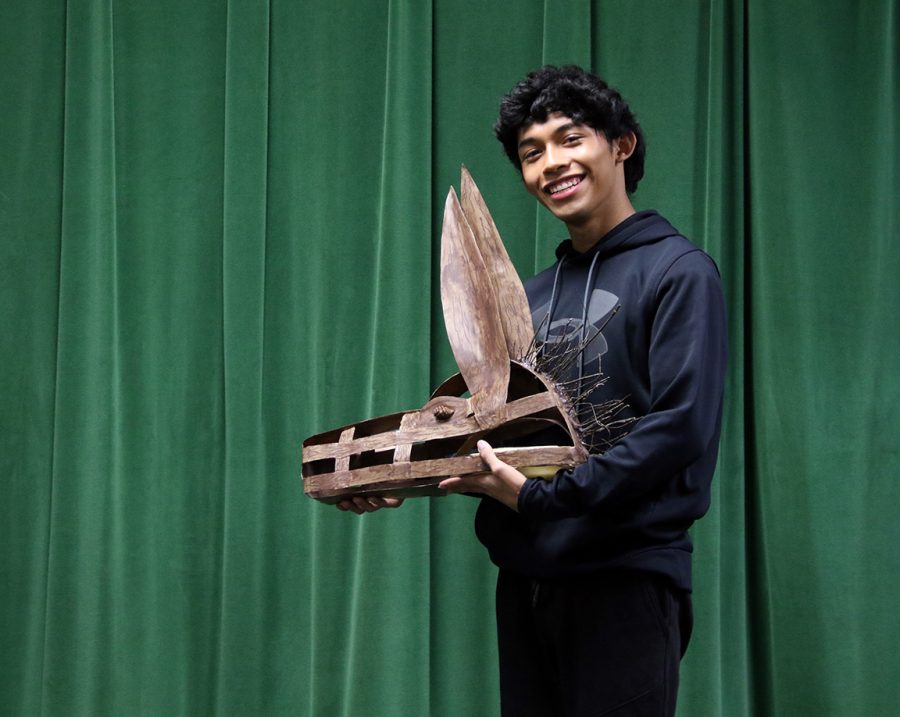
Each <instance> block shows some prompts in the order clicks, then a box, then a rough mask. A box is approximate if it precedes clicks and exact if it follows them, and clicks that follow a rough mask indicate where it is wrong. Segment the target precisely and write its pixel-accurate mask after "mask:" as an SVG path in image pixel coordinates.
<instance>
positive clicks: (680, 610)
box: [497, 571, 692, 717]
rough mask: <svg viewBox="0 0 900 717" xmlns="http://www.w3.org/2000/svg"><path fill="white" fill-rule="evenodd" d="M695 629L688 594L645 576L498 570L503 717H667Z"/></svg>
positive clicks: (657, 578) (673, 704) (643, 574)
mask: <svg viewBox="0 0 900 717" xmlns="http://www.w3.org/2000/svg"><path fill="white" fill-rule="evenodd" d="M691 625H692V615H691V602H690V595H689V594H686V593H682V592H680V591H676V590H674V589H673V588H671V587H670V586H669V584H668V582H667V581H666V580H665V579H664V578H661V577H657V576H654V575H651V574H648V573H638V572H614V573H603V574H598V575H593V576H590V577H583V578H576V579H570V580H554V581H543V580H533V579H531V578H527V577H523V576H520V575H515V574H513V573H508V572H505V571H500V576H499V578H498V580H497V632H498V638H499V646H500V698H501V704H502V714H503V717H587V716H588V715H590V716H591V717H596V716H598V715H615V717H625V716H626V715H628V716H629V717H630V716H634V717H637V716H640V717H651V716H652V717H670V716H671V715H674V714H675V697H676V694H677V692H678V665H679V662H680V660H681V656H682V655H683V654H684V649H685V648H686V647H687V643H688V640H689V639H690V632H691Z"/></svg>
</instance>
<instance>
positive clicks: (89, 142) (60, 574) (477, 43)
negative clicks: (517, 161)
mask: <svg viewBox="0 0 900 717" xmlns="http://www.w3.org/2000/svg"><path fill="white" fill-rule="evenodd" d="M898 17H900V16H898V12H897V8H896V4H895V3H894V2H892V1H891V0H883V1H882V2H876V1H875V0H872V1H870V2H865V3H855V2H825V3H822V2H811V1H810V2H801V1H799V0H794V1H791V2H784V0H757V1H754V2H748V3H746V4H743V3H741V2H716V1H714V0H707V1H705V2H702V1H699V0H698V1H697V2H657V1H646V2H633V1H631V0H619V1H612V0H596V1H595V2H588V1H587V0H553V1H552V2H551V0H546V2H540V1H530V2H516V3H486V2H474V1H473V2H467V1H466V0H440V1H437V0H435V1H434V2H431V3H429V2H425V1H419V0H382V1H380V2H375V1H368V0H366V1H362V0H360V1H359V2H346V1H344V2H342V1H340V0H338V1H335V0H304V2H293V1H290V0H269V1H266V0H253V1H251V0H246V1H243V2H242V1H238V0H233V1H231V2H227V3H226V2H221V1H220V0H195V1H194V2H189V3H188V2H181V1H180V0H154V1H153V2H137V1H135V2H128V1H125V0H80V1H78V2H75V1H72V2H68V3H67V2H64V1H63V0H57V1H51V0H17V1H16V0H7V1H6V2H3V3H2V5H0V53H2V55H0V98H2V112H0V153H2V154H0V232H2V244H0V252H2V256H0V259H2V283H0V302H2V322H3V323H2V331H0V342H2V344H0V366H2V374H0V382H2V383H0V422H2V425H0V449H2V452H0V472H2V484H0V491H2V494H0V545H2V556H0V644H2V646H3V647H2V657H0V712H2V713H3V714H10V715H28V716H30V715H66V716H71V715H86V716H87V715H185V716H195V715H235V716H243V715H256V714H258V715H310V716H316V717H318V716H322V717H334V716H347V717H351V716H352V717H356V716H366V717H371V716H385V717H396V716H397V715H433V716H434V717H438V716H445V715H446V716H447V717H451V716H454V715H491V714H496V712H497V702H498V700H497V671H496V652H495V646H494V618H493V612H492V610H493V608H492V591H493V582H494V578H495V571H494V568H493V567H492V566H491V565H490V564H489V562H488V559H487V557H486V555H485V553H484V551H483V550H482V549H481V547H480V546H479V545H478V544H477V542H476V540H475V537H474V535H473V532H472V525H471V524H472V516H473V512H474V509H475V501H474V500H473V499H468V498H465V497H459V496H457V497H452V498H445V499H434V500H427V499H422V500H417V501H408V502H407V504H406V505H405V506H403V508H402V509H400V510H396V511H383V512H381V513H378V514H374V515H368V516H365V517H362V518H359V517H356V516H353V515H348V514H342V513H339V512H338V511H337V510H335V509H334V508H330V507H326V506H322V505H318V504H316V503H313V502H312V501H309V500H307V499H305V498H304V497H303V495H302V484H301V481H300V477H299V471H300V443H301V441H302V440H303V438H304V437H305V436H307V435H309V434H312V433H315V432H318V431H320V430H323V429H326V428H331V427H334V426H337V425H341V424H343V423H347V422H353V421H356V420H359V419H362V418H366V417H369V416H373V415H378V414H383V413H388V412H393V411H397V410H400V409H404V408H413V407H417V406H419V405H421V404H422V403H424V401H425V400H426V398H427V397H428V394H429V390H430V389H431V388H432V387H433V386H435V385H436V383H437V382H438V381H439V380H441V379H442V378H444V377H445V376H446V375H448V374H450V373H452V372H453V370H454V366H453V362H452V358H451V354H450V351H449V347H448V345H447V341H446V337H445V334H444V329H443V323H442V319H441V315H440V306H439V301H438V285H437V270H436V263H437V254H438V252H437V248H438V239H439V227H440V219H441V217H440V211H441V207H442V204H443V199H444V197H445V195H446V192H447V189H448V188H449V186H450V185H451V184H453V183H456V182H458V169H459V165H460V163H465V164H466V165H467V166H468V167H469V168H470V169H471V171H472V173H473V175H474V176H475V178H476V180H477V182H478V183H479V185H480V187H481V189H482V191H483V193H484V195H485V197H486V199H487V202H488V204H489V206H490V207H491V209H492V211H493V213H494V216H495V218H496V221H497V224H498V225H499V228H500V231H501V234H502V236H503V237H504V239H505V241H506V243H507V245H508V247H509V251H510V253H511V255H512V258H513V260H514V262H515V264H516V266H517V268H518V269H519V271H520V273H521V274H523V275H528V274H531V273H532V272H534V271H535V270H536V269H538V268H541V267H543V266H545V265H547V264H549V263H550V262H551V260H552V248H553V247H554V245H555V244H556V242H557V241H559V240H560V239H562V238H564V233H563V230H562V227H561V226H560V225H559V224H557V223H556V222H554V221H552V218H549V220H548V217H545V216H543V215H541V212H539V211H538V210H537V208H536V207H535V205H534V202H533V200H532V199H530V198H529V197H528V196H526V194H525V192H524V191H523V190H522V188H521V186H520V183H519V179H518V176H517V174H516V172H515V171H514V170H513V168H512V167H511V166H509V165H508V164H507V161H506V159H505V157H504V156H503V155H502V153H501V150H500V147H499V145H497V143H496V142H495V140H494V139H493V138H492V135H491V125H492V123H493V120H494V117H495V113H496V109H497V103H498V100H499V97H500V95H501V94H502V93H503V92H505V91H506V90H507V89H509V88H510V87H511V86H512V84H513V83H514V82H515V81H517V80H518V79H519V78H520V77H521V76H523V75H524V73H525V72H526V71H527V70H529V69H531V68H534V67H536V66H539V65H541V64H542V63H544V62H555V63H562V62H570V61H571V62H578V63H583V64H585V65H588V66H590V67H592V68H593V69H595V70H596V71H598V72H599V73H601V74H602V75H604V76H606V77H607V78H608V79H609V80H610V81H611V82H612V83H614V84H616V85H618V86H619V87H620V88H621V89H622V91H623V93H624V95H625V96H626V98H627V99H628V100H629V101H630V102H631V103H632V105H633V107H634V108H635V109H636V111H637V114H638V116H639V119H640V120H641V122H642V123H643V126H644V128H645V131H646V134H647V137H648V155H647V178H646V179H645V180H644V182H643V183H642V185H641V187H640V189H639V190H638V192H637V194H636V195H635V198H634V201H635V204H636V205H637V206H638V207H639V208H648V207H654V208H657V209H659V210H660V211H662V212H663V213H664V214H665V215H667V216H668V217H669V218H670V219H671V220H672V221H673V223H674V224H675V225H676V226H678V227H679V228H680V229H681V230H682V231H683V232H684V233H686V234H687V235H688V236H689V237H692V238H693V239H694V240H695V241H696V242H697V243H699V244H700V245H701V246H703V247H705V248H706V249H707V250H708V251H709V252H710V253H711V254H712V255H713V256H714V257H715V259H716V260H717V261H718V263H719V266H720V267H721V270H722V275H723V280H724V285H725V290H726V294H727V299H728V304H729V309H730V326H731V355H732V359H731V365H730V374H729V380H728V397H727V414H726V419H725V431H724V436H723V440H722V451H721V459H720V462H719V469H718V473H717V478H716V482H715V498H714V503H713V506H712V509H711V511H710V514H709V515H708V516H707V517H706V518H705V519H704V520H703V521H702V522H701V523H699V524H698V525H697V526H696V528H695V530H694V531H693V533H694V537H695V539H696V551H695V555H696V567H695V574H696V594H695V601H696V602H695V607H696V616H697V626H696V631H695V634H694V639H693V642H692V645H691V648H690V652H689V654H688V656H687V658H686V661H685V663H684V669H683V689H682V694H681V701H680V708H679V714H680V715H684V716H701V717H702V716H706V715H715V716H721V717H735V716H747V717H750V716H757V715H764V716H767V715H784V716H785V717H796V716H797V715H815V716H816V717H821V716H823V715H825V716H834V717H837V716H845V715H887V714H893V713H894V710H895V709H896V705H897V704H900V680H898V679H897V675H898V674H900V652H898V651H897V637H898V635H900V610H898V609H897V606H896V600H897V596H898V594H900V555H898V552H900V551H898V549H897V546H898V545H900V527H898V525H900V521H898V519H897V506H898V505H900V486H898V474H900V452H898V445H900V442H898V436H900V408H898V405H900V372H898V355H900V323H898V318H897V313H898V310H900V282H898V280H897V271H898V267H900V239H898V235H900V220H898V215H897V208H896V207H897V197H898V196H900V179H898V157H900V147H898V143H897V115H898V69H897V68H898V40H897V38H898V37H900V27H898V23H900V19H898Z"/></svg>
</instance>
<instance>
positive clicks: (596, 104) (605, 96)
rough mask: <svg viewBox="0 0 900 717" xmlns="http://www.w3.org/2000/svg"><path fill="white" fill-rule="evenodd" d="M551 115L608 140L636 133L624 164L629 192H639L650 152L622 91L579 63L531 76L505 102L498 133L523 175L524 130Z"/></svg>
mask: <svg viewBox="0 0 900 717" xmlns="http://www.w3.org/2000/svg"><path fill="white" fill-rule="evenodd" d="M552 112H561V113H562V114H564V115H566V116H567V117H570V118H571V119H572V120H573V121H575V122H578V123H579V124H585V125H587V126H588V127H592V128H594V129H595V130H597V131H598V132H602V133H603V134H604V136H605V137H606V139H607V141H609V142H611V141H612V140H614V139H618V138H619V137H621V136H623V135H625V134H627V133H628V132H634V136H635V138H636V140H637V142H636V144H635V147H634V152H632V154H631V156H630V157H629V158H628V159H626V160H625V189H626V191H627V192H628V193H629V194H631V193H632V192H634V191H635V190H636V189H637V185H638V182H639V181H640V180H641V177H643V176H644V153H645V150H646V144H645V142H644V133H643V132H642V131H641V126H640V125H639V124H638V122H637V119H635V116H634V114H633V113H632V112H631V110H630V109H629V107H628V103H627V102H625V100H624V99H622V95H620V94H619V93H618V91H617V90H615V89H614V88H612V87H610V86H609V85H608V84H606V82H604V81H603V80H601V79H600V78H599V77H597V76H596V75H593V74H591V73H590V72H587V71H586V70H583V69H582V68H580V67H577V66H576V65H566V66H565V67H555V66H554V65H546V66H545V67H542V68H541V69H539V70H534V71H533V72H529V73H528V76H527V77H526V78H525V79H524V80H522V81H521V82H519V84H517V85H516V86H515V87H513V88H512V90H510V91H509V93H508V94H507V95H506V96H504V98H503V99H502V100H501V102H500V115H499V116H498V117H497V122H496V124H495V125H494V134H495V135H496V136H497V139H499V140H500V143H501V144H502V145H503V150H504V151H505V152H506V156H507V157H509V161H510V162H512V163H513V166H515V167H516V169H518V170H519V171H520V172H521V171H522V163H521V162H520V161H519V148H518V143H519V132H520V131H521V130H522V129H524V128H526V127H528V126H529V125H531V124H533V123H534V122H546V121H547V115H549V114H550V113H552Z"/></svg>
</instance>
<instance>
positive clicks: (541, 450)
mask: <svg viewBox="0 0 900 717" xmlns="http://www.w3.org/2000/svg"><path fill="white" fill-rule="evenodd" d="M460 192H461V197H462V199H461V201H460V200H459V199H457V196H456V193H455V192H454V190H453V189H452V188H451V189H450V191H449V193H448V195H447V201H446V203H445V206H444V223H443V229H442V233H441V304H442V306H443V310H444V321H445V324H446V326H447V335H448V337H449V339H450V345H451V348H452V349H453V355H454V358H455V359H456V362H457V365H458V366H459V368H460V373H458V374H455V375H454V376H451V377H450V378H449V379H447V380H446V381H445V382H444V383H443V384H441V386H439V387H438V388H437V390H435V392H434V394H432V398H431V400H429V401H428V403H426V404H425V405H424V406H423V407H422V408H420V409H415V410H411V411H403V412H401V413H394V414H391V415H388V416H381V417H380V418H373V419H369V420H367V421H362V422H360V423H356V424H352V425H349V426H344V427H342V428H337V429H334V430H331V431H326V432H324V433H320V434H317V435H315V436H311V437H310V438H308V439H306V441H304V443H303V468H302V471H303V479H304V491H305V493H306V494H307V495H308V496H310V497H312V498H316V499H317V500H321V501H324V502H329V503H333V502H337V501H338V500H341V499H342V498H344V497H347V496H351V495H365V494H377V495H394V496H422V495H438V494H440V491H438V490H437V488H436V486H437V484H438V483H439V482H440V481H441V480H443V479H444V478H446V477H447V476H454V475H468V474H474V473H483V472H485V471H486V470H487V466H486V465H485V464H484V463H483V462H482V460H481V458H480V457H479V456H478V454H477V453H476V452H474V447H475V443H476V441H477V440H478V439H480V438H482V437H483V438H485V439H486V440H488V441H491V442H493V443H496V444H504V443H507V442H515V443H517V444H519V445H521V443H522V442H525V443H527V437H528V436H531V435H534V434H536V433H538V432H539V431H545V430H546V429H547V428H548V427H555V428H556V429H557V430H556V435H560V436H563V441H562V442H564V445H553V446H531V447H518V448H510V449H506V450H504V452H503V460H504V461H505V462H506V463H509V464H510V465H512V466H514V467H516V468H530V467H534V466H554V467H572V466H574V465H577V464H578V463H582V462H584V461H585V460H586V459H587V451H586V449H585V447H584V445H583V443H582V441H581V439H580V434H579V431H578V427H577V424H576V422H575V421H574V419H573V417H572V416H573V411H572V408H571V406H570V405H569V402H568V400H567V398H566V397H565V395H564V394H563V393H562V392H561V391H559V390H558V388H557V387H556V385H555V384H554V383H553V381H552V380H551V379H549V378H548V377H546V376H543V375H542V374H541V373H540V372H539V371H538V370H536V368H535V367H534V366H533V365H532V363H533V362H532V360H531V359H530V358H529V357H533V355H534V351H533V346H532V340H533V328H532V322H531V313H530V310H529V308H528V301H527V299H526V297H525V290H524V288H523V287H522V283H521V281H520V280H519V277H518V275H517V274H516V271H515V268H514V267H513V265H512V262H511V261H510V259H509V256H508V255H507V253H506V250H505V248H504V247H503V243H502V241H501V240H500V235H499V232H498V231H497V227H496V226H495V224H494V221H493V219H492V218H491V215H490V212H489V211H488V209H487V206H486V204H485V202H484V199H483V198H482V196H481V193H480V192H479V191H478V188H477V187H476V186H475V182H474V181H473V180H472V177H471V176H470V175H469V173H468V171H467V170H466V169H465V168H463V170H462V181H461V183H460ZM466 393H468V394H469V395H468V396H466V395H465V394H466Z"/></svg>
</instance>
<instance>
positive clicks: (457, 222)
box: [441, 188, 509, 428]
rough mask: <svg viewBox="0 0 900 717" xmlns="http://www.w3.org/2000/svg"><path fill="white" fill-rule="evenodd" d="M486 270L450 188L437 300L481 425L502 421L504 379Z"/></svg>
mask: <svg viewBox="0 0 900 717" xmlns="http://www.w3.org/2000/svg"><path fill="white" fill-rule="evenodd" d="M487 272H488V269H487V267H486V266H485V264H484V260H483V259H482V257H481V252H480V251H479V250H478V245H477V244H476V243H475V235H474V234H473V233H472V229H471V227H470V226H469V223H468V221H466V216H465V214H464V213H463V210H462V207H461V206H460V204H459V200H458V199H457V198H456V192H454V191H453V189H452V188H451V189H450V192H449V193H448V194H447V201H446V203H445V204H444V226H443V231H442V233H441V304H442V305H443V308H444V323H445V324H446V326H447V336H448V337H449V339H450V346H451V347H452V348H453V356H454V357H455V358H456V363H457V365H458V366H459V370H460V373H462V375H463V378H465V380H466V385H467V386H468V387H469V393H471V394H472V408H473V410H474V412H475V419H476V420H477V421H478V424H479V425H480V426H481V427H482V428H492V427H493V426H496V425H499V424H500V423H502V422H503V420H504V413H505V412H504V410H503V409H504V406H505V404H506V393H507V387H508V385H509V352H508V351H507V350H506V340H505V338H504V334H503V325H502V324H501V322H500V308H499V305H498V303H497V296H496V293H495V291H494V286H493V284H492V283H491V282H490V280H489V279H488V278H487Z"/></svg>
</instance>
